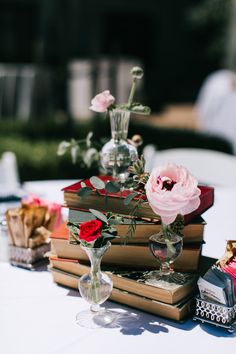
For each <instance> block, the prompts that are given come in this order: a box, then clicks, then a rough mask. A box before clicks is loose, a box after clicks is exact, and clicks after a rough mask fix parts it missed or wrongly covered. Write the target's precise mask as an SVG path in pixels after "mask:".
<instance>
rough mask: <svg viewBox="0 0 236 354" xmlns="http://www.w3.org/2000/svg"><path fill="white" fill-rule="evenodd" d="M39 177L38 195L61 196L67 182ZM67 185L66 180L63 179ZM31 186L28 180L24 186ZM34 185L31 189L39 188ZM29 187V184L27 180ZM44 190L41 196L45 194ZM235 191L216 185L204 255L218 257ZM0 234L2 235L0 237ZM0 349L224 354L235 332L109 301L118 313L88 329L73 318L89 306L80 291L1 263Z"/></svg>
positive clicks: (28, 353)
mask: <svg viewBox="0 0 236 354" xmlns="http://www.w3.org/2000/svg"><path fill="white" fill-rule="evenodd" d="M62 183H63V184H61V183H58V182H57V183H55V184H54V186H56V190H54V188H53V182H50V183H49V184H47V182H45V183H43V182H41V187H40V188H42V194H41V196H42V197H46V194H47V193H46V190H47V188H48V186H49V185H50V193H51V196H52V195H53V190H54V192H56V195H57V201H60V200H59V199H58V198H61V196H60V197H59V195H60V193H61V192H60V188H59V189H57V188H58V187H59V185H60V186H64V185H65V182H62ZM66 184H67V183H66ZM28 187H29V185H28ZM36 187H37V185H36V184H35V189H34V192H36V189H37V192H38V193H39V192H40V190H41V189H40V188H39V184H38V187H37V188H36ZM31 188H32V189H33V185H32V184H31ZM43 194H44V195H43ZM47 195H49V194H47ZM235 197H236V191H233V190H227V189H218V188H217V189H216V198H215V205H214V207H212V208H211V209H209V210H208V211H207V212H206V213H205V214H204V217H205V219H206V220H207V226H206V231H205V240H206V244H205V245H204V247H203V254H205V255H207V256H212V257H216V258H218V257H220V256H221V255H222V254H223V252H224V247H225V240H226V238H236V237H235V231H234V219H235V207H234V201H235V200H236V198H235ZM1 237H2V236H1ZM0 287H1V288H0V289H1V290H0V352H1V353H3V354H15V353H18V354H39V353H40V354H42V353H43V354H75V353H76V354H78V353H86V354H90V353H91V354H100V353H101V354H110V353H112V354H121V353H131V354H132V353H134V354H143V353H145V352H150V353H151V352H162V353H168V354H172V353H181V354H185V353H186V354H187V353H188V354H189V353H191V354H202V353H203V354H205V353H206V354H208V353H214V354H222V353H226V352H233V351H234V347H235V343H236V340H235V336H236V333H234V334H229V333H228V332H227V331H225V330H222V329H219V328H216V327H214V326H210V325H207V324H199V322H194V321H192V320H191V319H190V320H188V321H187V322H185V323H183V324H180V323H176V322H174V321H170V320H167V319H162V318H160V317H158V316H154V315H150V314H147V313H144V312H141V311H138V310H134V309H131V308H129V307H125V306H121V305H120V304H115V303H112V302H110V301H107V302H106V303H105V306H106V307H107V308H110V309H112V310H114V311H117V313H118V314H119V316H117V319H116V321H115V323H114V324H113V325H111V326H110V327H108V328H100V329H86V328H83V327H79V326H78V325H76V323H75V315H76V313H77V312H78V311H81V310H85V309H87V308H88V304H87V303H86V302H85V301H84V300H83V299H81V298H80V296H79V293H78V292H77V291H74V290H68V289H66V288H63V287H60V286H58V285H56V284H54V283H53V281H52V277H51V274H50V273H48V272H47V271H46V270H45V271H37V272H36V271H34V272H31V271H27V270H23V269H20V268H16V267H12V266H10V265H9V264H8V263H6V262H1V263H0Z"/></svg>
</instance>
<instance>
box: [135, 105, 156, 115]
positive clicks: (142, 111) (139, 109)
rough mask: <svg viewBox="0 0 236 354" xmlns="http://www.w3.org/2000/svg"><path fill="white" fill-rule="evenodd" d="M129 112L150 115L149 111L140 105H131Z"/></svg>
mask: <svg viewBox="0 0 236 354" xmlns="http://www.w3.org/2000/svg"><path fill="white" fill-rule="evenodd" d="M130 111H131V112H133V113H136V114H146V115H149V114H150V113H151V109H150V108H149V107H147V106H143V105H142V104H140V103H133V104H132V106H131V107H130Z"/></svg>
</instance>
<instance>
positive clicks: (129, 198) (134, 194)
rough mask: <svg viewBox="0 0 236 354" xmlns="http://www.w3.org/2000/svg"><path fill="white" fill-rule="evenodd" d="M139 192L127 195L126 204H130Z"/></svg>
mask: <svg viewBox="0 0 236 354" xmlns="http://www.w3.org/2000/svg"><path fill="white" fill-rule="evenodd" d="M137 194H138V193H131V194H129V195H127V197H126V198H125V199H124V205H129V203H130V202H131V200H132V199H134V197H135V196H136V195H137Z"/></svg>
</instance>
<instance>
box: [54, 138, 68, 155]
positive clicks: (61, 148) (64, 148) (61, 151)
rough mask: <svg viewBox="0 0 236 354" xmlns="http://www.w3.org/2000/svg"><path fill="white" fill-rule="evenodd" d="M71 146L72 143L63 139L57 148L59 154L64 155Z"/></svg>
mask: <svg viewBox="0 0 236 354" xmlns="http://www.w3.org/2000/svg"><path fill="white" fill-rule="evenodd" d="M69 147H70V143H69V142H68V141H65V140H64V141H62V142H61V143H60V144H59V145H58V148H57V155H58V156H62V155H64V154H65V153H66V151H67V149H68V148H69Z"/></svg>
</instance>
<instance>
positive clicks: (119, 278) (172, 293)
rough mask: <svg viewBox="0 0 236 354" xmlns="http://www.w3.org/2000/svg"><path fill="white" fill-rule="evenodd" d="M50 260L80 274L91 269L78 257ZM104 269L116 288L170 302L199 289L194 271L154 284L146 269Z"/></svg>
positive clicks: (72, 272)
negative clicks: (179, 278) (150, 281)
mask: <svg viewBox="0 0 236 354" xmlns="http://www.w3.org/2000/svg"><path fill="white" fill-rule="evenodd" d="M49 260H50V265H51V267H52V268H55V269H59V270H62V271H65V272H68V273H71V274H75V275H78V276H82V275H84V274H86V273H89V271H90V265H89V264H85V263H81V262H80V261H79V260H76V259H63V258H58V257H56V256H54V255H50V257H49ZM102 271H104V272H106V273H107V274H108V275H109V276H110V278H111V279H112V281H113V285H114V287H115V288H117V289H121V290H125V291H128V292H130V293H133V294H138V295H140V296H144V297H147V298H149V299H152V300H157V301H162V302H165V303H168V304H174V303H177V302H179V301H181V300H182V299H183V298H185V297H186V296H188V295H191V294H195V293H196V290H197V279H198V276H197V275H196V274H192V273H186V274H182V277H183V278H184V281H183V279H181V282H178V278H176V280H175V281H174V280H172V282H169V283H168V282H163V281H162V282H159V284H156V285H153V284H149V283H148V280H147V278H146V277H147V275H148V271H146V270H140V271H139V270H130V269H126V270H124V269H118V268H117V267H109V266H103V265H102Z"/></svg>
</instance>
